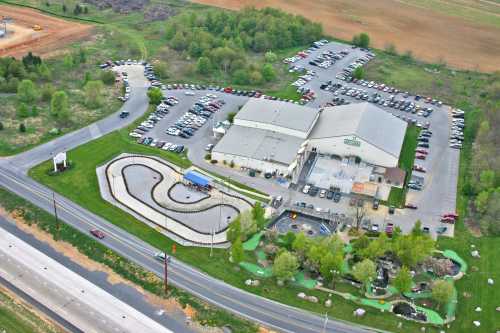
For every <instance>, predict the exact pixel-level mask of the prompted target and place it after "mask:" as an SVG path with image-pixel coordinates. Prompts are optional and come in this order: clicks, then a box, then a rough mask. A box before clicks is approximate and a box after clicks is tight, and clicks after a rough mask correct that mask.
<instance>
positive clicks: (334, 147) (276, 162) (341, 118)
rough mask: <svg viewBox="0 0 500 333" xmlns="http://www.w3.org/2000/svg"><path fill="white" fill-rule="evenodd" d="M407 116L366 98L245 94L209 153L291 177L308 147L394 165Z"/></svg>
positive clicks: (307, 151) (229, 160)
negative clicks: (333, 102) (329, 103)
mask: <svg viewBox="0 0 500 333" xmlns="http://www.w3.org/2000/svg"><path fill="white" fill-rule="evenodd" d="M406 127H407V124H406V122H404V121H402V120H400V119H398V118H396V117H394V116H393V115H392V114H390V113H387V112H385V111H383V110H381V109H379V108H378V107H376V106H374V105H372V104H370V103H359V104H350V105H344V106H336V107H329V108H325V109H322V110H319V109H315V108H310V107H306V106H299V105H296V104H291V103H287V102H278V101H269V100H266V99H253V98H252V99H250V100H249V101H248V102H247V103H246V104H245V105H244V106H243V108H242V109H241V110H240V111H239V112H238V114H237V115H236V117H235V118H234V124H233V126H232V127H231V128H230V129H229V130H228V132H227V134H225V135H224V137H223V138H222V139H221V140H220V141H219V143H218V144H217V145H216V146H215V147H214V149H213V151H212V159H215V160H217V161H223V162H225V163H226V164H228V163H229V164H230V163H231V162H232V163H233V164H234V165H235V166H237V167H244V168H248V169H255V170H259V171H262V172H273V173H276V174H280V175H283V176H290V177H292V179H293V178H294V176H296V175H297V174H298V173H299V172H300V169H301V167H302V166H303V163H304V162H305V160H306V159H307V156H308V154H309V153H310V152H317V153H320V154H324V155H332V156H338V157H340V158H344V157H355V158H357V159H358V160H360V161H363V162H364V163H367V164H372V165H376V166H382V167H386V168H393V167H397V165H398V160H399V154H400V151H401V148H402V145H403V140H404V136H405V132H406Z"/></svg>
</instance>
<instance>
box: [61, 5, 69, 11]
mask: <svg viewBox="0 0 500 333" xmlns="http://www.w3.org/2000/svg"><path fill="white" fill-rule="evenodd" d="M67 10H68V8H66V5H65V4H63V5H62V11H63V12H64V13H66V11H67Z"/></svg>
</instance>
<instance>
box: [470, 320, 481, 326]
mask: <svg viewBox="0 0 500 333" xmlns="http://www.w3.org/2000/svg"><path fill="white" fill-rule="evenodd" d="M472 323H473V324H474V326H476V327H479V326H481V322H480V321H479V320H474V321H473V322H472Z"/></svg>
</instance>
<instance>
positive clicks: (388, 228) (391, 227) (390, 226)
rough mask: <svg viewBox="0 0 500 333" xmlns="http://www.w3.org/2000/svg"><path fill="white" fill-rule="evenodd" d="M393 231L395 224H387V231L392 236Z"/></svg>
mask: <svg viewBox="0 0 500 333" xmlns="http://www.w3.org/2000/svg"><path fill="white" fill-rule="evenodd" d="M393 231H394V224H392V223H387V225H386V226H385V233H386V234H387V235H389V236H390V235H392V232H393Z"/></svg>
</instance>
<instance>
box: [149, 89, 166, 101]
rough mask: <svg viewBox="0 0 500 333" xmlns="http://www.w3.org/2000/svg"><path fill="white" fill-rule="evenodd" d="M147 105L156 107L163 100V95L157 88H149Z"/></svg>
mask: <svg viewBox="0 0 500 333" xmlns="http://www.w3.org/2000/svg"><path fill="white" fill-rule="evenodd" d="M148 97H149V104H153V105H158V104H160V103H161V100H162V98H163V93H162V92H161V90H160V89H159V88H156V87H154V88H151V89H149V91H148Z"/></svg>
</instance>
